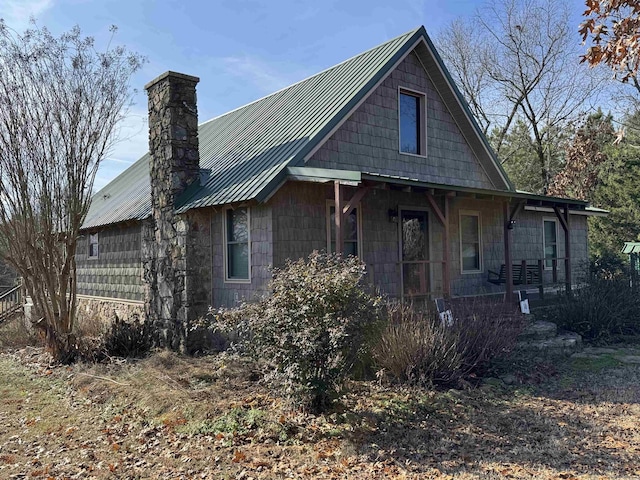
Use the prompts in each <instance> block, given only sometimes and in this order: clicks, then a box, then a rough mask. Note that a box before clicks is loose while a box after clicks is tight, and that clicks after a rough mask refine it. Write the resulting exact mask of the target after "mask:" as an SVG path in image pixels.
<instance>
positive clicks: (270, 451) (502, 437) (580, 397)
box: [0, 345, 640, 479]
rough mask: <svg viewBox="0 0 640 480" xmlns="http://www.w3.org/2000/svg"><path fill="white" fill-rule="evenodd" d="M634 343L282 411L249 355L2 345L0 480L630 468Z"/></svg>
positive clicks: (365, 388)
mask: <svg viewBox="0 0 640 480" xmlns="http://www.w3.org/2000/svg"><path fill="white" fill-rule="evenodd" d="M634 359H637V360H638V362H640V345H638V346H634V345H627V346H626V347H624V348H615V349H599V350H598V349H596V350H587V351H586V352H585V353H583V354H580V355H578V356H575V357H572V358H563V359H562V360H544V359H536V361H534V362H532V361H528V360H527V361H524V360H522V359H520V360H518V359H513V360H510V361H505V362H502V364H501V365H498V366H497V367H496V369H495V371H494V373H493V378H489V379H485V380H484V381H481V382H478V384H477V385H475V386H472V385H471V384H469V385H467V387H468V388H467V389H463V390H428V389H421V388H401V387H397V386H391V385H380V384H379V383H377V382H353V383H352V384H351V385H350V386H349V391H348V392H347V393H346V394H345V395H344V397H343V398H342V399H341V401H340V405H339V407H338V408H337V409H336V411H334V412H332V413H330V414H326V415H320V416H314V415H310V414H306V413H304V412H298V411H291V410H290V409H289V408H287V405H286V403H285V402H284V400H283V399H281V398H280V397H279V396H278V395H277V394H274V392H271V391H269V390H268V389H267V388H266V386H265V385H263V383H262V381H261V380H260V378H261V376H260V374H259V372H257V371H255V370H254V367H252V365H251V364H249V363H246V362H241V361H237V360H232V359H230V358H228V357H225V356H224V355H222V356H210V357H201V358H188V357H180V356H177V355H175V354H171V353H167V352H159V353H155V354H154V355H152V356H150V357H148V358H146V359H144V360H138V361H132V360H127V361H124V360H118V359H113V360H112V362H110V363H109V364H100V365H89V364H77V365H73V366H71V367H64V366H51V365H50V364H49V359H48V357H47V356H46V355H45V354H44V353H43V352H42V350H41V349H38V348H33V347H28V348H24V349H21V350H18V351H12V352H9V351H5V352H4V353H2V354H0V478H7V479H10V478H44V479H63V478H69V479H75V478H82V479H91V478H97V479H103V478H122V479H136V478H167V479H173V478H185V479H192V478H202V479H209V478H211V479H218V478H222V479H224V478H234V479H235V478H237V479H250V478H254V479H263V478H310V479H311V478H314V479H315V478H335V479H339V478H354V479H379V478H407V479H413V478H415V479H418V478H420V479H424V478H456V479H458V478H460V479H472V478H481V479H493V478H495V479H502V478H536V479H538V478H542V479H575V478H580V479H610V478H640V426H639V425H640V422H639V420H640V405H639V401H640V365H638V364H637V363H636V362H635V360H634Z"/></svg>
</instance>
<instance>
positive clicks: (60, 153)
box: [0, 23, 143, 359]
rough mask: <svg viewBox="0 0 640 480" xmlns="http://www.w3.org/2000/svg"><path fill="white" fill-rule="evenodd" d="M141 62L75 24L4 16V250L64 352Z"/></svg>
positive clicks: (0, 148) (0, 67)
mask: <svg viewBox="0 0 640 480" xmlns="http://www.w3.org/2000/svg"><path fill="white" fill-rule="evenodd" d="M112 31H113V32H115V30H112ZM142 62H143V59H142V58H141V57H140V56H138V55H136V54H131V53H129V52H127V51H126V50H125V49H124V48H122V47H115V48H110V49H108V50H106V51H104V52H98V51H97V50H96V49H95V47H94V41H93V39H92V38H91V37H84V36H82V34H81V32H80V29H79V28H78V27H76V28H74V29H72V30H71V31H70V32H67V33H64V34H62V35H61V36H59V37H55V36H53V35H52V34H51V33H50V32H49V31H48V30H47V29H46V28H39V27H37V26H36V25H35V24H33V25H32V28H31V29H29V30H27V31H25V32H24V33H22V34H18V33H16V32H14V31H12V30H10V29H9V28H8V27H7V26H6V25H5V24H4V23H0V202H1V204H2V208H0V252H1V255H2V257H3V259H4V260H5V261H6V263H8V264H9V265H11V266H12V267H13V268H14V269H15V270H16V271H17V272H18V274H19V275H21V276H22V277H23V279H24V282H25V287H26V289H27V292H28V294H29V295H30V296H31V297H32V299H33V302H34V306H35V307H36V309H37V310H38V312H39V313H40V315H42V316H43V317H44V322H42V323H40V324H39V326H40V327H41V328H43V329H44V333H45V336H46V339H47V344H48V346H49V348H50V349H51V350H52V352H53V353H54V354H55V355H56V356H57V357H58V358H60V359H64V358H65V357H67V356H68V355H69V354H70V352H71V350H72V346H73V339H72V337H71V332H72V328H73V323H74V319H75V310H76V271H75V252H76V243H77V237H78V232H79V229H80V227H81V226H82V222H83V221H84V218H85V216H86V214H87V211H88V209H89V205H90V200H91V191H92V189H93V182H94V178H95V174H96V171H97V168H98V166H99V164H100V162H101V161H102V159H104V157H105V155H106V154H107V153H108V152H109V150H110V149H111V148H112V147H113V145H114V142H115V141H116V140H117V138H116V135H115V132H116V126H117V124H118V122H119V121H120V120H121V119H122V118H123V116H124V114H125V112H126V110H127V108H128V106H129V102H130V100H131V90H130V88H129V79H130V77H131V75H132V74H133V73H134V72H135V71H137V70H138V69H139V68H140V66H141V64H142Z"/></svg>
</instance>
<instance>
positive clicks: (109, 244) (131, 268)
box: [76, 224, 143, 301]
mask: <svg viewBox="0 0 640 480" xmlns="http://www.w3.org/2000/svg"><path fill="white" fill-rule="evenodd" d="M97 232H98V245H99V251H98V257H97V258H89V256H88V248H89V232H84V233H83V235H81V236H80V238H79V240H78V249H77V252H76V269H77V278H78V293H79V294H81V295H91V296H97V297H108V298H121V299H124V300H136V301H141V300H143V293H142V292H143V290H142V263H141V256H140V241H141V233H140V232H141V231H140V225H139V224H136V225H124V226H116V225H112V226H110V227H108V228H103V229H100V230H97ZM91 233H93V232H91Z"/></svg>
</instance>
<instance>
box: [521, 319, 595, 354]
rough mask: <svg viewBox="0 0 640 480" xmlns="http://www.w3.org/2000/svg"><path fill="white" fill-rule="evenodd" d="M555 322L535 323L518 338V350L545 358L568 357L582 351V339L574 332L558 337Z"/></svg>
mask: <svg viewBox="0 0 640 480" xmlns="http://www.w3.org/2000/svg"><path fill="white" fill-rule="evenodd" d="M557 332H558V327H557V325H556V324H555V323H553V322H546V321H534V322H533V323H532V324H531V325H529V326H528V327H527V328H525V330H524V331H523V332H522V333H521V334H520V336H519V337H518V343H517V345H516V349H517V350H520V351H522V352H529V353H535V354H536V355H544V356H551V357H553V356H568V355H571V354H573V353H575V352H578V351H581V350H582V337H581V336H580V335H579V334H577V333H574V332H565V333H561V334H559V335H558V333H557Z"/></svg>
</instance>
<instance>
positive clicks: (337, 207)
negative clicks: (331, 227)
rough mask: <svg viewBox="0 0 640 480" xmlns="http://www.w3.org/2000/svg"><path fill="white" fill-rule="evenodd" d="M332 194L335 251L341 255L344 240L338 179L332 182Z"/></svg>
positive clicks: (340, 186)
mask: <svg viewBox="0 0 640 480" xmlns="http://www.w3.org/2000/svg"><path fill="white" fill-rule="evenodd" d="M333 194H334V203H335V222H336V251H335V252H334V253H337V254H339V255H342V253H343V250H344V240H343V236H342V217H343V213H342V185H341V184H340V182H339V181H338V180H336V181H335V182H334V183H333Z"/></svg>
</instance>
